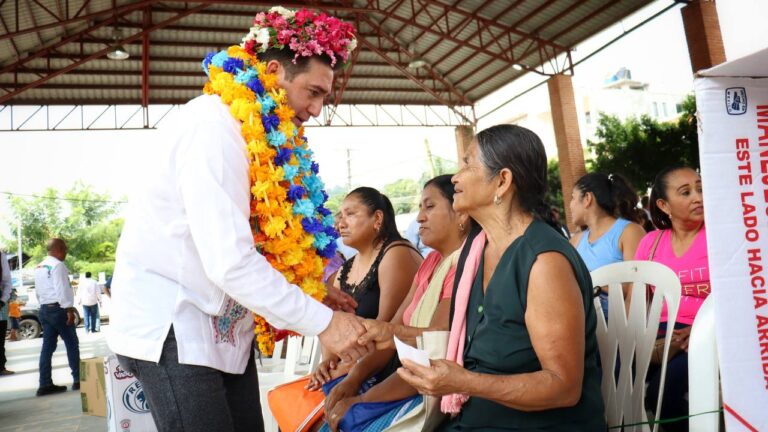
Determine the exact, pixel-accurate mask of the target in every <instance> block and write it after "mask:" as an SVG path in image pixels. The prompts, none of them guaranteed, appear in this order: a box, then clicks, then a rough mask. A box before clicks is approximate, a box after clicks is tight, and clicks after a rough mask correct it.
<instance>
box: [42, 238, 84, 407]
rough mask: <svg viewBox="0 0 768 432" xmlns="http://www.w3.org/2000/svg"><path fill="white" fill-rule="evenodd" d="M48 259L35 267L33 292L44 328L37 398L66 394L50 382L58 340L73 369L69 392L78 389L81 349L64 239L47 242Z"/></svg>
mask: <svg viewBox="0 0 768 432" xmlns="http://www.w3.org/2000/svg"><path fill="white" fill-rule="evenodd" d="M47 249H48V256H47V257H45V259H44V260H43V261H42V262H41V263H40V264H38V266H37V267H35V293H36V294H37V301H38V303H40V315H39V319H40V324H42V326H43V348H42V350H41V351H40V386H39V387H38V389H37V395H38V396H45V395H48V394H52V393H59V392H63V391H66V390H67V388H66V387H65V386H57V385H54V384H53V381H52V380H51V358H52V357H53V352H54V351H56V344H57V343H58V338H59V336H61V339H62V340H63V341H64V345H65V346H66V348H67V361H68V362H69V368H70V369H71V370H72V380H73V384H72V390H80V347H79V345H78V344H79V341H78V340H77V333H76V332H75V308H74V303H75V293H74V291H73V290H72V285H70V283H69V270H68V269H67V266H66V265H65V264H64V260H65V259H66V258H67V245H66V243H64V240H62V239H59V238H53V239H50V240H49V241H48V246H47Z"/></svg>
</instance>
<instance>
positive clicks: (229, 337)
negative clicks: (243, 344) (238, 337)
mask: <svg viewBox="0 0 768 432" xmlns="http://www.w3.org/2000/svg"><path fill="white" fill-rule="evenodd" d="M247 315H248V309H246V308H244V307H242V306H240V305H239V304H238V303H237V302H235V301H234V300H232V299H231V298H227V305H226V307H225V308H224V313H222V314H221V315H220V316H215V317H213V318H212V320H213V331H214V333H215V335H214V339H215V342H216V343H217V344H219V343H228V344H231V345H232V346H235V327H236V326H237V323H238V322H239V321H241V320H242V319H243V318H245V317H246V316H247Z"/></svg>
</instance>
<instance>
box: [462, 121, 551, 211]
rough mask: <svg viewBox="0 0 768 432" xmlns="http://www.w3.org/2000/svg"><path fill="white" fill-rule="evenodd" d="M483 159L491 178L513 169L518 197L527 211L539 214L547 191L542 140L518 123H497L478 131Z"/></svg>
mask: <svg viewBox="0 0 768 432" xmlns="http://www.w3.org/2000/svg"><path fill="white" fill-rule="evenodd" d="M477 147H478V150H479V152H478V153H479V159H480V162H481V163H482V164H483V166H485V168H486V169H487V170H488V172H489V174H490V176H491V177H493V176H496V175H497V174H499V172H501V170H502V169H504V168H507V169H509V170H510V171H512V178H513V181H514V182H515V185H516V186H517V199H518V201H519V203H520V206H521V207H522V208H523V209H525V210H526V211H529V212H532V213H534V214H538V213H539V212H540V211H542V209H543V208H544V207H545V205H544V197H545V196H546V194H547V154H546V152H545V151H544V144H542V143H541V139H540V138H539V137H538V135H536V134H535V133H533V132H532V131H530V130H528V129H526V128H524V127H520V126H516V125H497V126H492V127H490V128H488V129H484V130H482V131H480V132H478V134H477Z"/></svg>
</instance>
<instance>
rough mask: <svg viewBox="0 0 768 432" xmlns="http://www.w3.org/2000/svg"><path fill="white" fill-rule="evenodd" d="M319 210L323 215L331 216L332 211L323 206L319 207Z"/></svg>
mask: <svg viewBox="0 0 768 432" xmlns="http://www.w3.org/2000/svg"><path fill="white" fill-rule="evenodd" d="M317 212H318V213H320V214H321V215H322V216H323V217H325V216H331V211H330V210H328V209H327V208H325V207H323V206H320V207H318V208H317Z"/></svg>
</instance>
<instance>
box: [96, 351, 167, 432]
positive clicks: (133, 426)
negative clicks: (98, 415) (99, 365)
mask: <svg viewBox="0 0 768 432" xmlns="http://www.w3.org/2000/svg"><path fill="white" fill-rule="evenodd" d="M103 371H104V373H105V374H106V393H107V430H108V431H109V432H130V431H134V432H157V427H155V422H154V420H153V419H152V414H150V412H149V403H148V402H147V398H146V397H145V396H144V390H143V389H142V388H141V383H140V382H139V380H137V379H136V378H135V377H134V376H133V375H132V374H130V373H128V372H126V371H125V370H123V368H122V367H120V364H119V363H118V362H117V357H116V356H115V355H114V354H113V355H110V356H108V357H105V358H104V363H103Z"/></svg>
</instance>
